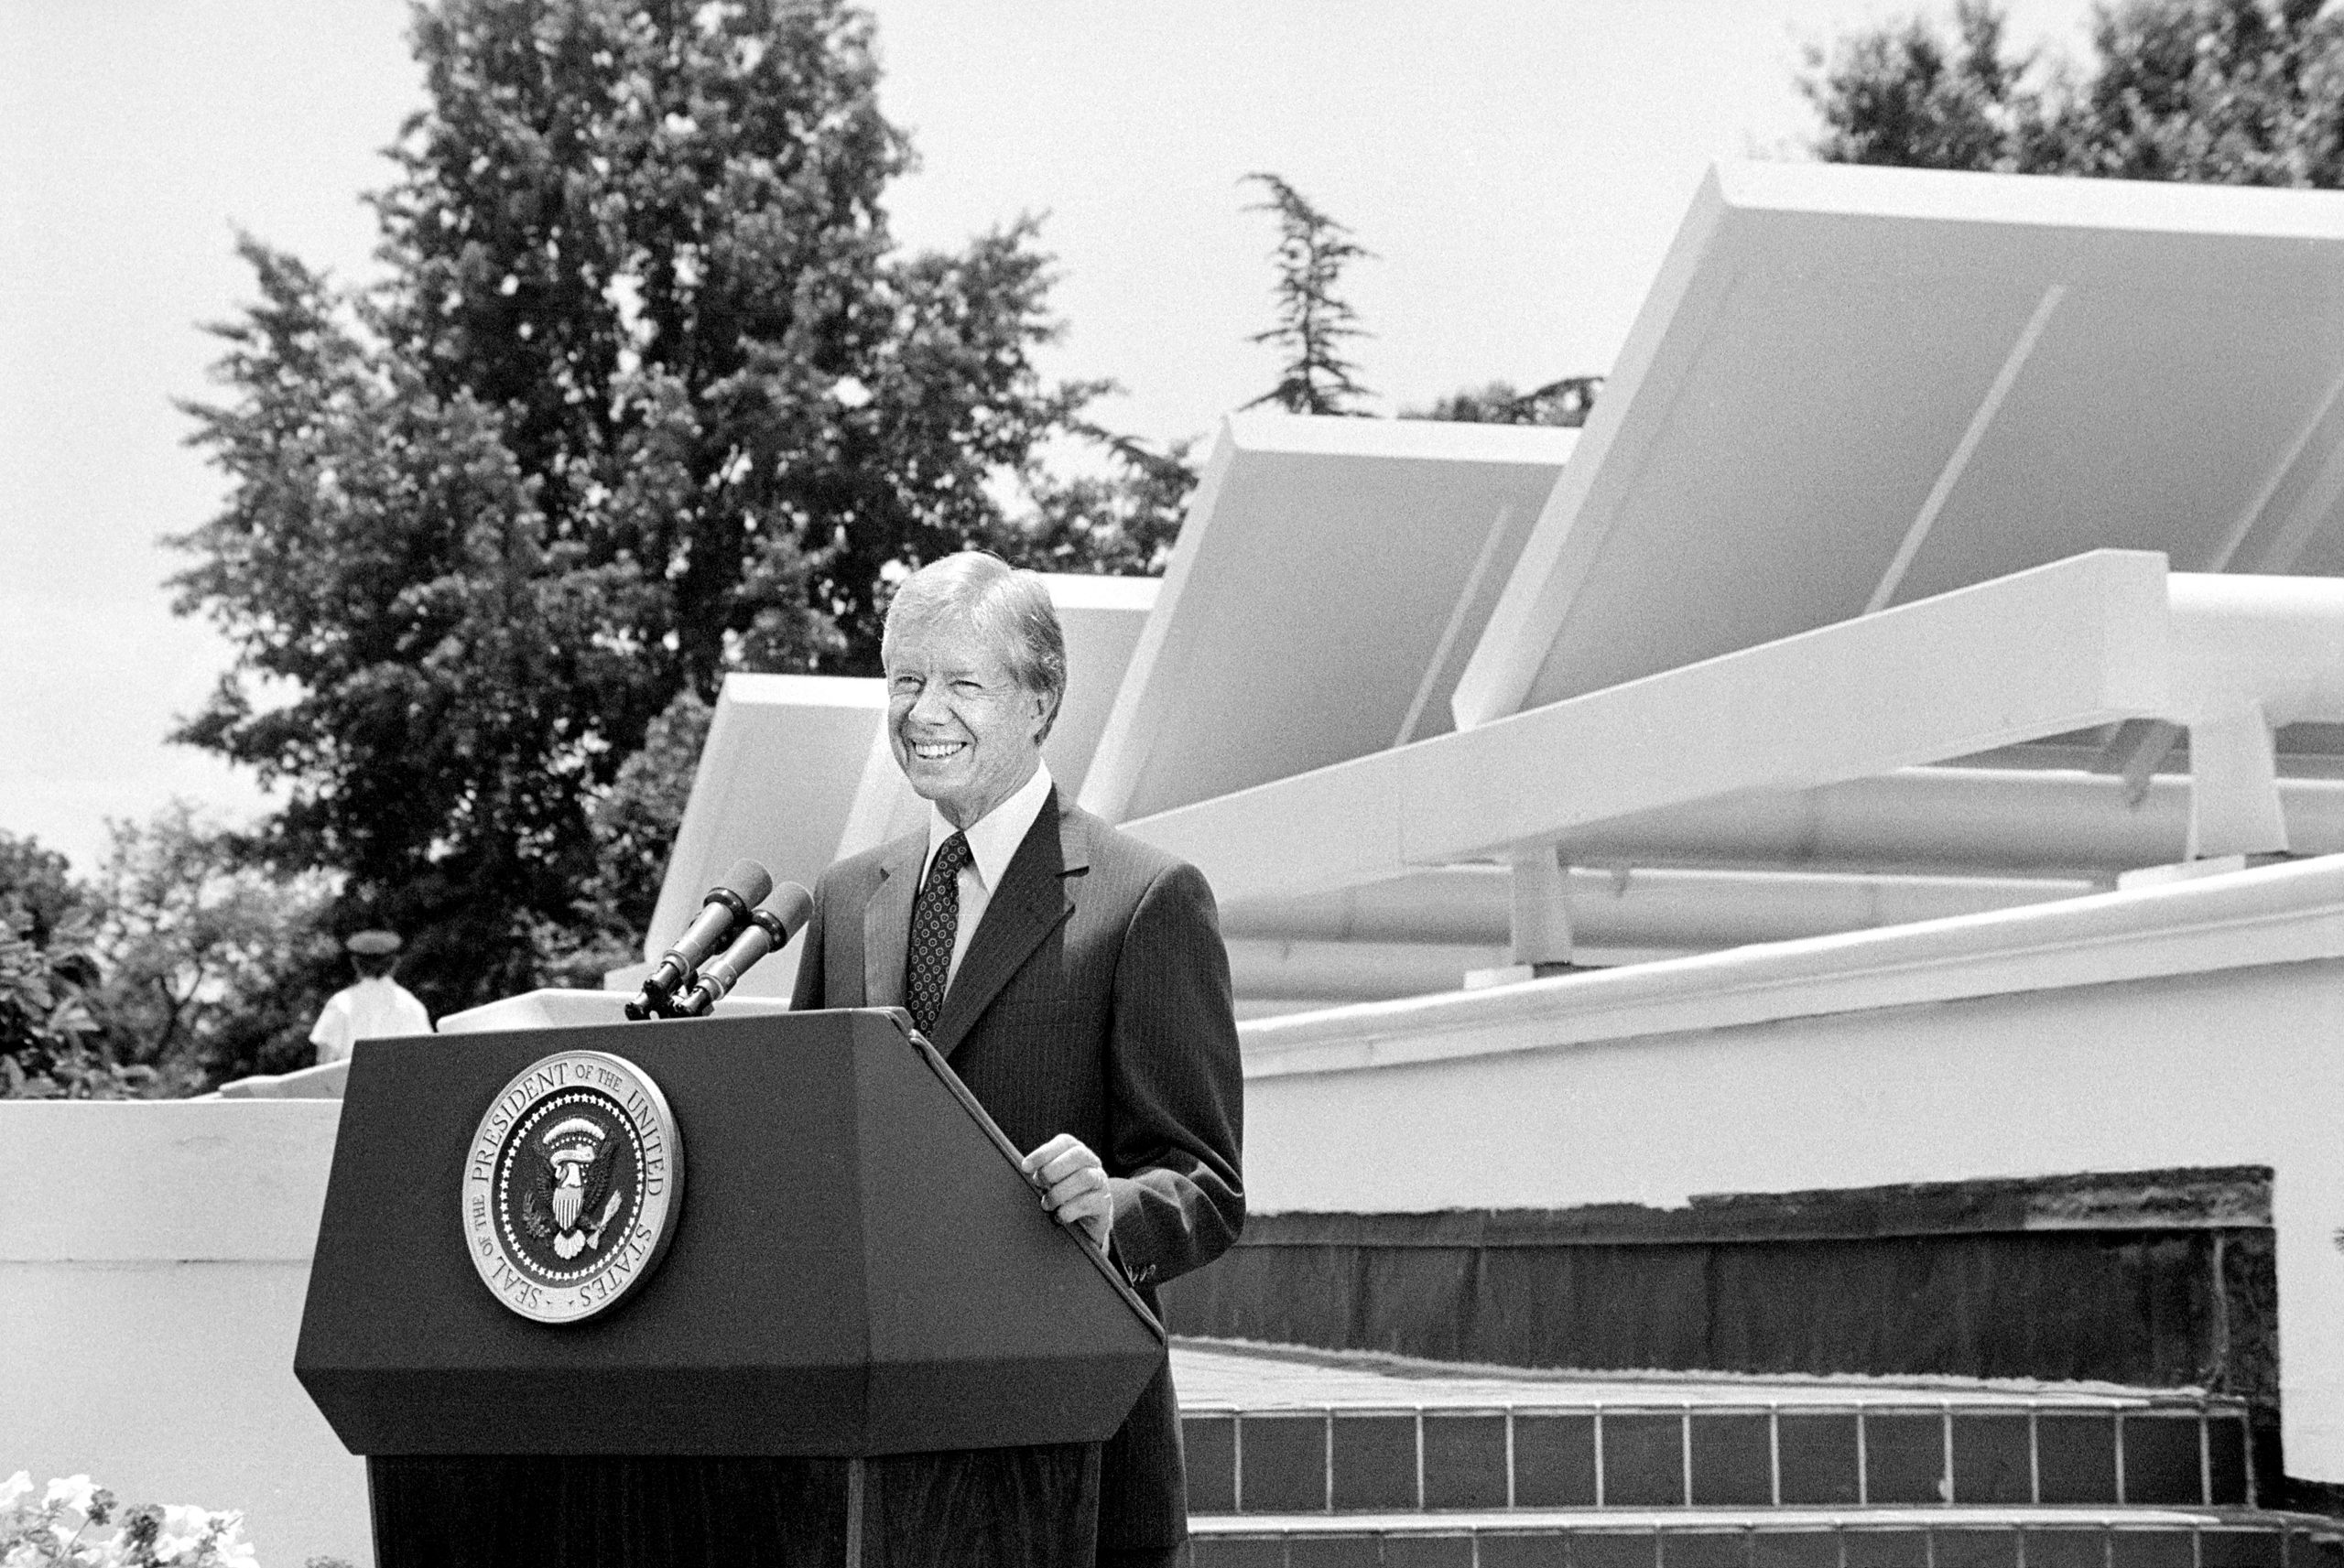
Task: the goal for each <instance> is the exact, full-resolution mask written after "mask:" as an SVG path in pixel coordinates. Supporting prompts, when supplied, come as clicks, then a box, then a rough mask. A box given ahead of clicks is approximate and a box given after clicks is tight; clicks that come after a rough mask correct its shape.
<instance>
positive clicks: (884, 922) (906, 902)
mask: <svg viewBox="0 0 2344 1568" xmlns="http://www.w3.org/2000/svg"><path fill="white" fill-rule="evenodd" d="M927 859H928V834H927V832H926V831H925V830H923V831H921V832H918V833H914V834H911V835H909V836H907V837H906V838H898V839H896V840H895V842H894V843H893V844H890V845H889V846H887V853H886V858H885V859H884V860H881V861H880V862H879V886H878V887H877V889H875V890H874V892H872V894H871V902H870V903H867V904H865V905H864V906H863V1006H865V1007H901V1006H903V1005H904V966H905V965H906V963H907V962H909V961H910V957H911V944H912V901H913V900H914V899H915V898H917V897H918V896H919V868H920V862H921V861H923V860H927Z"/></svg>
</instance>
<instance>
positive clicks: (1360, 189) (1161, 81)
mask: <svg viewBox="0 0 2344 1568" xmlns="http://www.w3.org/2000/svg"><path fill="white" fill-rule="evenodd" d="M1912 8H1913V7H1912V6H1910V5H1864V4H1851V3H1845V0H1546V3H1543V4H1539V3H1518V4H1509V3H1499V0H1445V3H1443V4H1440V5H1427V4H1425V3H1424V0H1342V3H1336V0H1327V3H1324V4H1319V3H1311V4H1303V3H1290V0H1246V3H1237V0H1232V3H1228V4H1179V3H1175V0H1147V3H1145V4H1142V5H1100V4H1097V3H1096V0H1093V3H1091V4H1086V5H1074V4H1060V3H1058V0H902V3H895V0H882V3H881V4H880V5H877V7H876V9H877V13H878V16H879V38H880V45H881V49H882V55H883V59H884V65H885V71H886V74H885V78H884V86H883V101H884V105H885V108H886V110H887V113H888V114H890V116H891V117H892V118H894V119H895V121H896V123H897V124H901V125H903V126H905V127H906V128H907V129H909V130H910V131H911V133H912V134H913V137H914V140H915V144H916V146H917V148H918V151H919V154H920V157H921V159H922V165H921V168H920V169H919V171H918V172H917V174H916V175H914V176H912V177H911V178H907V179H906V180H904V181H902V182H901V183H899V184H898V185H897V186H896V187H895V188H894V190H893V192H892V195H891V198H890V206H891V209H892V211H893V215H894V223H895V232H896V234H897V236H898V237H899V238H900V239H901V240H902V241H903V242H904V243H906V244H911V245H946V246H950V245H957V244H958V243H960V242H962V241H963V240H964V239H965V238H966V237H967V236H968V235H970V234H971V233H973V232H978V231H980V230H982V229H984V228H987V227H990V226H992V225H994V224H997V223H1002V222H1007V221H1010V220H1011V219H1014V218H1015V216H1016V215H1017V214H1019V213H1020V212H1024V211H1034V212H1039V213H1044V214H1047V223H1046V226H1045V229H1044V231H1043V232H1044V240H1045V243H1046V244H1047V248H1049V249H1050V250H1051V251H1053V252H1054V253H1055V254H1057V255H1058V258H1059V269H1060V281H1059V283H1058V288H1057V291H1056V294H1055V296H1054V298H1055V303H1056V308H1057V310H1058V314H1059V315H1060V316H1061V317H1062V318H1063V319H1064V320H1065V322H1066V325H1067V331H1066V336H1065V339H1064V341H1063V342H1062V344H1061V345H1060V346H1059V348H1058V350H1057V351H1056V352H1055V353H1054V355H1053V356H1052V359H1051V361H1050V362H1049V368H1050V369H1051V370H1052V371H1053V372H1055V373H1060V374H1065V375H1069V376H1073V375H1080V376H1096V375H1106V376H1112V377H1114V378H1115V379H1116V380H1117V381H1119V382H1121V383H1122V384H1123V385H1124V386H1125V387H1126V388H1127V389H1128V393H1127V395H1125V396H1123V397H1121V398H1119V399H1116V400H1114V401H1113V402H1112V403H1110V404H1108V405H1106V406H1103V407H1102V408H1101V415H1102V416H1104V418H1105V420H1106V421H1107V422H1108V423H1111V424H1113V425H1117V426H1120V427H1123V428H1124V429H1128V430H1132V431H1134V432H1136V433H1139V434H1142V435H1145V436H1149V437H1153V438H1171V437H1177V436H1182V435H1209V434H1210V432H1211V430H1212V429H1213V427H1214V426H1215V424H1216V422H1217V421H1218V419H1219V418H1220V416H1221V414H1222V413H1223V412H1225V411H1227V410H1229V409H1231V408H1232V407H1235V406H1237V405H1239V404H1242V403H1243V402H1245V401H1246V400H1247V399H1249V398H1251V397H1253V396H1254V395H1257V394H1259V393H1260V392H1262V391H1263V390H1264V389H1265V388H1266V387H1267V386H1268V385H1269V384H1270V383H1271V381H1272V379H1273V373H1274V366H1273V362H1272V360H1271V358H1270V357H1269V355H1268V354H1267V352H1266V351H1264V350H1261V349H1257V348H1254V347H1253V346H1251V345H1249V344H1248V343H1247V342H1246V341H1245V339H1246V338H1247V336H1248V335H1249V334H1251V333H1253V332H1254V331H1257V330H1260V329H1261V328H1263V327H1264V326H1265V325H1267V324H1268V308H1269V307H1268V287H1269V284H1270V281H1271V273H1270V269H1269V266H1268V264H1267V261H1266V252H1267V250H1268V248H1269V243H1270V239H1271V229H1270V225H1269V220H1268V219H1267V218H1266V217H1265V216H1264V215H1263V214H1260V213H1249V212H1247V211H1243V209H1244V206H1245V204H1246V202H1247V201H1248V200H1251V199H1252V198H1251V195H1250V193H1249V192H1248V191H1247V190H1246V189H1242V188H1241V186H1240V184H1239V181H1240V179H1241V178H1242V177H1243V175H1245V174H1246V173H1247V172H1248V171H1249V170H1253V169H1268V170H1273V171H1275V172H1276V173H1278V174H1280V175H1283V176H1284V177H1285V178H1286V179H1288V180H1289V181H1291V182H1292V183H1293V184H1294V185H1295V186H1297V188H1298V189H1301V190H1302V191H1303V192H1304V193H1305V194H1306V195H1308V197H1309V198H1310V199H1311V200H1313V201H1314V202H1316V203H1317V204H1318V205H1319V207H1321V208H1322V209H1323V210H1325V211H1328V212H1329V213H1331V214H1333V215H1334V216H1336V217H1338V218H1340V220H1342V221H1343V222H1346V223H1348V224H1349V225H1350V226H1351V228H1352V229H1353V230H1354V231H1355V232H1356V233H1357V235H1358V237H1359V239H1360V241H1361V242H1362V243H1364V244H1365V245H1367V246H1368V248H1369V249H1371V250H1372V251H1373V252H1375V253H1376V255H1377V257H1378V259H1376V260H1374V261H1372V262H1366V263H1362V264H1360V265H1358V266H1356V267H1355V268H1354V270H1353V272H1352V274H1351V278H1350V280H1349V292H1350V296H1351V299H1352V301H1353V303H1354V304H1355V305H1356V306H1357V308H1358V309H1359V311H1360V314H1361V316H1362V319H1363V321H1364V324H1365V325H1366V326H1367V327H1368V328H1369V329H1370V330H1372V331H1373V333H1374V337H1373V339H1372V341H1367V342H1364V343H1362V344H1361V345H1360V347H1359V352H1358V356H1357V357H1358V359H1359V361H1360V363H1361V366H1362V373H1363V379H1364V380H1365V382H1366V383H1367V384H1369V385H1370V386H1371V387H1373V388H1374V389H1375V390H1376V391H1378V392H1379V393H1380V394H1382V395H1383V398H1384V404H1385V406H1387V407H1392V406H1399V405H1402V404H1407V403H1416V402H1422V401H1425V400H1427V399H1429V398H1431V397H1434V396H1437V395H1439V394H1441V393H1444V392H1448V391H1451V390H1454V389H1455V388H1457V387H1460V386H1462V385H1467V384H1479V383H1481V382H1484V381H1487V380H1490V379H1492V378H1501V377H1502V378H1504V379H1507V380H1511V381H1513V382H1514V383H1516V384H1521V385H1525V386H1527V385H1532V384H1537V383H1539V382H1542V381H1546V380H1551V379H1553V378H1554V377H1557V376H1559V375H1565V374H1572V373H1587V372H1601V371H1602V370H1604V369H1605V368H1606V367H1607V366H1608V364H1609V363H1610V361H1611V359H1612V355H1613V354H1614V353H1615V352H1616V351H1618V348H1619V345H1620V343H1621V341H1622V340H1623V339H1624V338H1625V337H1626V335H1627V331H1628V328H1629V324H1630V323H1631V321H1632V320H1633V318H1634V315H1635V311H1636V308H1637V307H1638V305H1639V304H1640V303H1641V301H1642V299H1643V297H1644V291H1645V289H1646V287H1648V286H1649V284H1650V282H1651V278H1652V276H1653V273H1654V271H1655V268H1656V267H1657V265H1659V261H1660V258H1661V255H1662V254H1663V253H1664V252H1665V251H1666V247H1667V244H1668V241H1669V238H1670V236H1671V234H1672V233H1673V232H1674V231H1675V229H1676V226H1677V220H1678V218H1679V217H1680V215H1681V214H1682V213H1683V211H1684V209H1685V205H1686V202H1687V198H1688V197H1689V196H1690V195H1691V193H1692V191H1693V189H1694V188H1695V186H1696V184H1697V183H1698V180H1699V178H1700V177H1701V173H1702V171H1703V169H1704V168H1707V167H1708V166H1709V164H1710V163H1711V162H1713V161H1715V160H1718V159H1720V158H1732V157H1749V156H1753V155H1754V156H1763V157H1794V156H1797V152H1798V147H1799V146H1800V145H1801V143H1802V142H1803V141H1804V139H1805V138H1807V136H1808V135H1811V133H1812V128H1813V127H1812V124H1811V120H1810V117H1809V115H1808V113H1807V108H1806V105H1805V103H1803V101H1802V100H1801V99H1800V98H1799V96H1798V93H1797V92H1796V86H1795V78H1796V71H1797V70H1798V65H1799V51H1800V49H1801V47H1802V46H1803V45H1804V44H1807V43H1810V42H1828V41H1829V40H1830V39H1832V38H1837V37H1839V36H1841V35H1842V34H1843V33H1844V32H1846V31H1847V30H1848V29H1849V28H1850V27H1855V26H1858V25H1860V24H1861V23H1864V22H1866V21H1868V20H1878V19H1880V18H1882V17H1883V16H1901V15H1903V14H1905V13H1906V12H1908V11H1909V10H1911V9H1912ZM1949 8H1950V7H1949V5H1937V6H1932V7H1930V9H1931V10H1933V11H1934V12H1937V13H1938V14H1943V13H1945V12H1946V11H1948V10H1949ZM2084 10H2085V6H2084V5H2083V3H2082V0H2075V3H2074V4H2066V3H2054V0H2021V3H2019V4H2017V5H2013V33H2014V35H2015V36H2016V37H2017V38H2019V39H2020V40H2022V41H2047V42H2050V43H2052V44H2053V45H2054V46H2055V47H2058V48H2065V49H2073V48H2075V47H2077V44H2078V38H2079V32H2080V27H2081V21H2082V17H2083V15H2084ZM406 18H407V6H406V5H405V4H404V0H331V3H330V4H326V3H320V0H0V829H5V830H7V831H10V832H15V833H18V834H24V833H30V834H33V835H35V836H37V837H38V838H40V839H41V840H42V841H43V842H44V843H46V844H49V845H50V846H52V847H54V848H58V849H63V850H65V851H66V852H67V853H68V854H69V855H71V857H72V858H73V860H74V861H75V864H76V866H77V868H79V869H81V870H84V871H86V870H88V869H89V868H90V867H91V865H92V860H93V858H94V857H95V855H96V854H97V852H98V851H99V849H101V847H102V846H103V842H104V832H105V828H104V824H105V821H106V819H107V818H109V817H127V818H137V819H143V818H144V817H146V816H148V815H150V814H151V813H152V812H154V811H155V810H156V809H157V808H158V807H159V806H162V805H163V804H164V803H165V802H166V801H167V800H168V798H169V797H170V796H171V795H174V794H178V795H187V796H190V797H191V798H193V799H196V800H198V801H199V802H202V803H205V804H207V805H210V806H213V807H215V808H216V809H217V810H218V811H220V812H221V813H222V815H223V816H227V817H228V818H230V819H240V818H245V817H249V816H252V815H253V814H254V813H255V812H257V811H258V810H260V809H262V808H264V806H265V805H266V797H265V796H264V795H263V794H262V793H261V791H260V788H259V786H258V784H257V781H255V780H254V779H252V778H251V777H249V776H248V775H244V774H240V773H233V772H232V771H231V770H229V769H228V768H226V767H225V766H224V765H222V764H221V763H219V762H216V761H214V760H212V759H211V758H209V757H208V756H206V755H204V754H201V753H199V752H192V751H190V750H189V749H188V748H185V747H179V746H172V745H168V744H167V743H166V741H165V739H164V738H165V736H166V734H167V733H168V730H170V728H171V727H172V724H173V721H174V718H175V716H178V715H182V714H185V713H187V712H189V711H190V710H192V709H193V708H195V707H197V706H198V705H199V704H200V703H201V701H202V699H203V697H204V695H205V693H206V692H207V691H208V690H209V689H210V688H211V687H212V685H213V683H214V682H215V681H216V680H217V679H218V678H219V676H220V673H221V672H222V670H223V669H224V668H225V667H226V665H227V663H228V659H229V650H228V648H227V646H226V644H225V643H224V642H223V641H222V639H221V638H220V637H219V636H218V635H217V634H216V633H212V631H211V630H209V629H208V628H207V627H205V626H204V625H203V624H202V623H201V622H191V621H188V620H184V619H180V618H178V617H175V616H173V615H172V613H171V612H170V594H169V591H168V589H167V588H166V587H165V586H164V581H163V579H165V578H166V577H167V576H168V574H169V573H170V572H171V571H172V570H174V569H176V568H177V566H178V565H179V557H177V556H175V555H174V554H173V553H172V552H169V551H168V550H166V549H164V548H162V547H161V546H159V545H158V543H157V541H158V540H159V539H160V537H161V536H163V535H168V534H173V533H179V532H182V531H184V530H186V529H189V528H191V527H193V526H195V525H197V524H200V523H201V522H202V521H203V520H204V519H205V518H206V517H207V516H208V515H209V514H211V513H212V511H213V509H214V508H215V507H216V506H217V504H218V502H219V499H220V495H221V485H220V481H219V479H218V477H217V475H215V474H214V473H213V472H212V471H211V470H208V469H207V468H206V467H205V466H204V465H203V463H202V462H201V460H200V459H199V457H198V456H197V454H195V453H193V452H191V451H190V450H188V449H186V447H185V446H184V444H183V443H184V440H185V438H186V436H187V434H188V431H189V428H190V427H189V423H188V421H187V419H186V418H185V417H184V416H182V415H180V414H179V413H178V412H177V411H176V409H175V408H174V406H173V399H175V398H187V397H200V396H201V395H204V394H205V391H206V388H207V385H208V383H207V381H206V379H205V367H206V366H207V364H208V363H209V362H211V360H212V358H213V357H214V348H215V345H214V342H213V341H212V340H211V339H208V338H207V337H206V336H205V335H204V334H203V333H202V332H201V330H200V328H199V324H200V323H201V322H204V321H208V320H218V319H223V318H224V317H226V316H228V315H229V314H230V313H231V312H232V311H233V310H234V308H236V307H237V306H238V305H239V304H240V303H241V302H243V301H244V300H246V299H248V298H249V297H251V289H250V280H249V276H248V275H247V274H246V273H245V271H244V269H243V267H242V265H241V264H240V263H238V262H237V260H236V258H235V256H234V254H233V243H234V233H235V231H236V230H237V229H238V228H239V227H242V228H244V229H246V230H249V231H250V232H253V233H255V234H256V235H258V236H259V237H261V238H263V239H265V240H266V241H268V242H270V243H273V244H276V245H278V246H281V247H283V248H286V249H288V250H291V251H293V252H295V253H297V254H299V255H301V256H302V257H303V258H305V259H306V260H308V261H309V262H311V263H313V264H320V265H326V266H329V267H331V268H332V269H333V270H334V271H335V272H336V273H338V274H339V275H340V276H343V277H346V278H347V277H357V276H364V274H365V272H366V269H367V266H368V260H367V258H368V254H369V252H370V250H371V247H372V244H373V240H374V230H373V222H372V215H371V213H369V212H368V211H366V210H365V209H364V207H363V206H362V205H360V203H359V200H358V197H359V194H360V192H362V191H364V190H367V189H374V188H375V187H378V186H380V185H381V184H382V183H383V182H384V180H385V178H386V174H387V167H388V166H387V165H386V164H385V163H384V162H383V161H382V159H381V158H380V157H379V156H378V155H379V149H380V148H381V147H382V146H384V145H385V144H386V143H387V142H389V141H390V139H391V138H392V136H393V135H394V134H395V133H396V128H397V126H398V124H399V123H400V121H401V119H402V118H403V117H404V116H405V115H406V114H408V113H410V112H411V111H412V110H414V109H415V108H417V107H418V104H419V102H420V87H419V81H420V78H419V73H418V70H416V68H415V65H414V63H413V61H412V60H411V59H409V58H408V56H407V47H406V42H405V38H404V33H405V27H406Z"/></svg>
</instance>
